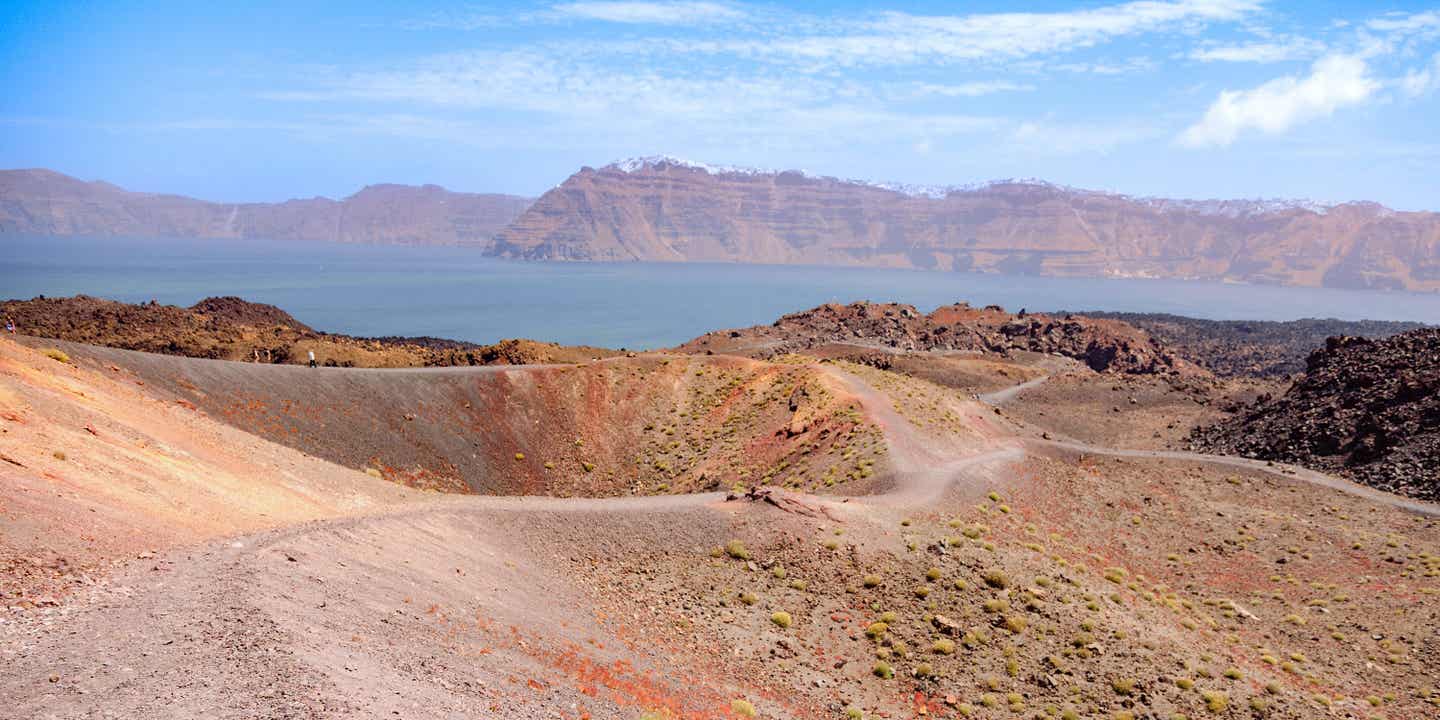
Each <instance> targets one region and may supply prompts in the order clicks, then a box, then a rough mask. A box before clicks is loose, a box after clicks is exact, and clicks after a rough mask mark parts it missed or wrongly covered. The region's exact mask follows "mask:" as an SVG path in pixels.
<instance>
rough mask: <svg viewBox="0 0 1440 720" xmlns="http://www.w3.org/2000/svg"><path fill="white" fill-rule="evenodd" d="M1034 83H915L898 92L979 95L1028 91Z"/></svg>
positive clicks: (923, 95) (902, 94)
mask: <svg viewBox="0 0 1440 720" xmlns="http://www.w3.org/2000/svg"><path fill="white" fill-rule="evenodd" d="M1034 89H1035V86H1034V85H1030V84H1026V83H1017V82H1010V81H1008V80H981V81H976V82H965V83H956V84H953V85H951V84H939V83H915V84H914V85H912V86H910V88H909V90H908V92H902V93H898V94H899V95H901V96H908V97H926V96H939V97H980V96H982V95H993V94H995V93H1001V92H1029V91H1032V90H1034Z"/></svg>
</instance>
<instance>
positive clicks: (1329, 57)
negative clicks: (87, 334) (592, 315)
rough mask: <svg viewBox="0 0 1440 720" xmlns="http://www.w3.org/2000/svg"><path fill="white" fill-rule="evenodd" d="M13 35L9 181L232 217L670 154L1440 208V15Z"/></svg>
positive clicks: (32, 18)
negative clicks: (390, 190) (198, 204)
mask: <svg viewBox="0 0 1440 720" xmlns="http://www.w3.org/2000/svg"><path fill="white" fill-rule="evenodd" d="M1011 7H1012V6H1011V5H1009V4H1005V3H999V2H982V3H972V4H968V5H967V6H966V7H965V9H964V10H963V11H959V10H956V9H955V8H953V7H952V6H950V5H947V4H942V3H926V2H893V3H889V4H887V5H886V6H884V7H875V6H870V5H862V4H859V3H831V4H823V5H822V4H816V3H805V4H800V5H793V6H786V5H776V4H766V3H748V2H729V1H725V0H685V1H675V2H649V1H644V0H639V1H627V2H607V1H576V2H552V3H546V4H539V5H528V4H526V5H522V4H512V3H493V4H488V5H471V4H449V3H434V2H430V3H422V4H412V5H406V6H403V7H392V6H388V5H384V4H369V3H362V4H356V5H349V6H346V7H343V8H342V7H334V6H331V7H323V6H308V5H301V4H294V3H290V4H281V3H260V4H256V5H250V6H246V7H245V8H230V7H211V6H203V7H202V6H192V5H189V4H184V3H174V2H161V3H155V4H151V5H147V6H144V7H125V6H120V5H110V4H100V5H83V6H81V5H69V4H54V3H43V4H42V3H34V2H19V3H11V4H9V5H7V6H5V7H4V8H3V9H0V23H3V24H4V26H5V27H6V28H7V33H6V36H5V38H4V39H3V40H0V58H3V59H4V62H3V63H0V83H3V84H4V87H5V88H6V89H7V93H5V94H4V96H3V97H0V126H3V127H4V128H5V132H3V133H0V167H12V168H30V167H43V168H48V169H52V170H56V171H58V172H62V173H65V174H68V175H72V176H75V177H79V178H82V179H86V180H105V181H107V182H111V183H114V184H116V185H119V186H121V187H125V188H127V189H133V190H139V191H145V192H155V193H173V194H181V195H188V196H192V197H197V198H202V199H207V200H215V201H220V202H255V201H264V202H273V201H279V200H285V199H289V198H306V197H315V196H324V197H332V198H338V197H345V196H346V195H349V194H351V193H353V192H355V191H356V190H358V189H359V188H361V187H363V186H365V185H367V184H373V183H400V184H414V185H419V184H427V183H428V184H436V185H440V186H443V187H446V188H448V189H451V190H457V191H464V192H493V193H508V194H514V195H524V196H529V197H534V196H538V195H540V194H541V193H543V192H544V191H545V190H547V189H549V188H551V187H553V186H554V185H556V184H558V183H560V182H561V181H562V180H564V179H565V177H567V176H568V175H569V174H571V173H572V172H574V171H575V170H577V169H578V168H580V167H581V166H583V165H590V166H594V167H598V166H602V165H604V164H606V163H609V162H612V161H614V160H618V159H621V158H627V157H635V156H647V155H658V154H670V155H674V156H677V157H681V158H685V159H689V160H694V161H697V162H705V163H714V164H731V165H741V166H752V167H760V168H767V169H775V170H783V169H804V170H807V171H809V172H812V173H815V174H819V175H826V176H834V177H840V178H854V179H862V180H871V181H891V182H902V183H913V184H934V185H959V184H967V183H973V182H980V181H986V180H993V179H1001V178H1010V177H1035V178H1041V179H1044V180H1047V181H1051V182H1055V183H1059V184H1064V185H1070V186H1074V187H1080V188H1086V189H1095V190H1102V191H1111V192H1117V193H1123V194H1129V195H1139V196H1156V197H1172V198H1190V199H1237V198H1287V199H1289V198H1294V199H1312V200H1315V201H1318V202H1324V203H1332V202H1346V201H1353V200H1371V201H1376V202H1379V203H1382V204H1385V205H1387V206H1390V207H1393V208H1396V209H1401V210H1440V205H1437V204H1436V203H1437V202H1440V201H1437V200H1436V199H1435V198H1437V197H1440V193H1437V190H1440V180H1437V179H1436V177H1435V174H1434V172H1433V167H1434V165H1435V161H1436V160H1437V158H1440V142H1437V139H1436V137H1435V128H1434V123H1433V120H1431V118H1434V117H1437V116H1440V99H1437V98H1440V92H1437V89H1440V10H1437V8H1436V6H1435V4H1434V3H1428V4H1427V3H1415V2H1397V3H1392V4H1386V5H1383V6H1376V5H1374V4H1370V3H1359V2H1329V3H1325V4H1320V5H1317V4H1313V3H1298V2H1266V1H1264V0H1171V1H1158V2H1116V1H1113V0H1112V1H1111V2H1076V1H1074V0H1071V1H1068V2H1062V1H1060V0H1052V1H1047V2H1040V3H1029V4H1027V6H1026V7H1027V9H1026V10H1025V11H1023V12H1019V11H1013V10H1011V9H1010V8H1011Z"/></svg>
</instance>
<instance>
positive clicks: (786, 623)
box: [770, 610, 791, 629]
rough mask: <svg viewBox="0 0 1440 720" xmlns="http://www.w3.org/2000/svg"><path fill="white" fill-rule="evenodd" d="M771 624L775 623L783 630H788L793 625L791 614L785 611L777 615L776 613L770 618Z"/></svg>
mask: <svg viewBox="0 0 1440 720" xmlns="http://www.w3.org/2000/svg"><path fill="white" fill-rule="evenodd" d="M770 622H772V623H775V624H776V625H778V626H779V627H780V628H781V629H785V628H788V627H790V625H791V620H790V613H788V612H785V611H783V610H782V611H780V612H777V613H775V614H774V615H771V616H770Z"/></svg>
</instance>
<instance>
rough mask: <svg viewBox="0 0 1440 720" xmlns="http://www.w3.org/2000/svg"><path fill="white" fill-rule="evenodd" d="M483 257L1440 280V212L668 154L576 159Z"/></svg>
mask: <svg viewBox="0 0 1440 720" xmlns="http://www.w3.org/2000/svg"><path fill="white" fill-rule="evenodd" d="M490 252H491V253H492V254H495V255H499V256H503V257H514V258H525V259H532V260H602V261H625V260H642V261H661V262H753V263H780V264H811V265H849V266H867V267H893V268H920V269H932V270H960V271H976V272H993V273H1003V274H1033V275H1051V276H1070V277H1151V278H1181V279H1205V280H1214V281H1226V282H1246V283H1265V284H1280V285H1304V286H1323V287H1337V288H1376V289H1403V290H1417V291H1436V290H1440V214H1437V213H1429V212H1397V211H1393V210H1390V209H1388V208H1385V207H1383V206H1380V205H1377V204H1374V203H1347V204H1342V205H1334V206H1317V205H1312V204H1306V203H1298V202H1276V201H1186V200H1161V199H1152V198H1133V197H1129V196H1124V195H1116V194H1109V193H1101V192H1094V191H1087V190H1077V189H1073V188H1066V187H1061V186H1056V185H1052V184H1048V183H1043V182H1039V181H1004V182H997V183H992V184H988V185H984V186H980V187H976V188H969V189H966V188H941V189H938V190H930V191H920V192H916V191H913V190H909V189H907V188H894V187H889V186H880V185H872V184H867V183H862V182H856V181H849V180H839V179H836V178H828V177H813V176H809V175H806V174H804V173H800V172H794V171H787V172H779V173H772V172H758V171H747V170H738V169H716V168H709V167H706V166H702V165H694V164H690V163H686V162H683V161H679V160H674V159H670V158H649V159H642V160H636V161H627V162H625V163H617V164H613V165H609V166H606V167H603V168H600V169H598V170H597V169H593V168H584V169H582V170H581V171H580V172H578V173H576V174H574V175H572V176H571V177H570V178H569V179H568V180H566V181H565V182H564V183H562V184H561V185H560V186H559V187H556V188H555V189H553V190H551V191H549V192H547V193H545V194H544V195H543V196H541V197H540V199H539V200H537V201H536V202H535V203H534V204H533V205H532V206H530V208H529V209H528V210H526V212H525V213H524V214H522V215H521V216H520V217H519V218H518V219H517V220H516V221H515V222H514V223H513V224H511V225H510V226H509V227H508V228H506V229H505V230H504V231H502V232H501V233H499V234H498V235H497V237H496V240H495V244H494V246H493V247H492V248H491V250H490Z"/></svg>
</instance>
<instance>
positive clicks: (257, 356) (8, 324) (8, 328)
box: [5, 301, 319, 368]
mask: <svg viewBox="0 0 1440 720" xmlns="http://www.w3.org/2000/svg"><path fill="white" fill-rule="evenodd" d="M152 302H153V301H152ZM5 332H7V333H10V334H11V335H14V334H15V320H14V319H12V318H11V317H10V316H9V315H6V316H5ZM262 354H263V357H264V362H266V363H270V362H274V360H273V359H272V358H273V356H272V355H271V354H270V348H265V349H264V350H263V351H262V350H261V349H260V348H254V349H252V350H251V356H250V357H251V362H257V363H258V362H261V357H262ZM307 354H308V355H309V358H310V367H312V368H313V367H319V365H318V364H317V363H316V362H315V351H314V350H310V351H308V352H307Z"/></svg>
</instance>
